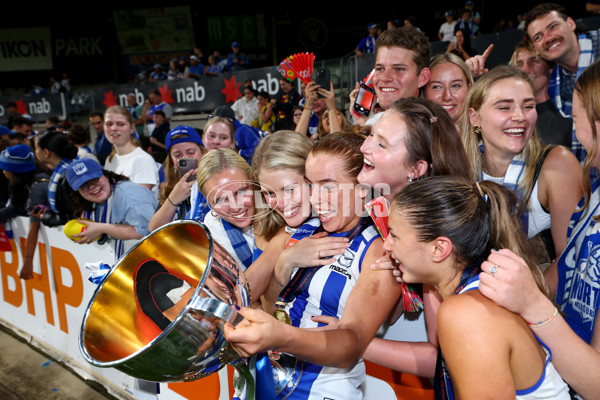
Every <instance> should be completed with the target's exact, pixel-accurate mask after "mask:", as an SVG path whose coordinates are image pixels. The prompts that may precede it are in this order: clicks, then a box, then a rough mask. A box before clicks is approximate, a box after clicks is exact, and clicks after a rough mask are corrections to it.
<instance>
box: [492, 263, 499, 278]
mask: <svg viewBox="0 0 600 400" xmlns="http://www.w3.org/2000/svg"><path fill="white" fill-rule="evenodd" d="M496 271H498V266H497V265H492V268H490V274H492V276H494V274H495V273H496Z"/></svg>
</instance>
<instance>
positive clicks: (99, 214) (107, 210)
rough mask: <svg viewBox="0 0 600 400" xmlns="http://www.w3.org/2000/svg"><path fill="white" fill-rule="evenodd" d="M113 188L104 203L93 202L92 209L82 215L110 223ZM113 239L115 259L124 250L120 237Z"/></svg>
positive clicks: (119, 256) (96, 220)
mask: <svg viewBox="0 0 600 400" xmlns="http://www.w3.org/2000/svg"><path fill="white" fill-rule="evenodd" d="M114 193H115V188H114V186H113V187H112V193H111V195H110V197H109V198H108V199H107V200H106V201H105V202H104V204H94V209H93V210H92V211H84V212H83V215H84V217H85V218H86V219H89V220H92V221H95V222H100V223H103V224H106V223H108V224H111V223H113V222H112V204H113V198H114ZM112 239H113V240H114V251H115V260H118V259H119V258H121V256H122V255H123V253H124V252H125V251H124V249H125V247H124V244H123V241H122V240H120V239H115V238H112Z"/></svg>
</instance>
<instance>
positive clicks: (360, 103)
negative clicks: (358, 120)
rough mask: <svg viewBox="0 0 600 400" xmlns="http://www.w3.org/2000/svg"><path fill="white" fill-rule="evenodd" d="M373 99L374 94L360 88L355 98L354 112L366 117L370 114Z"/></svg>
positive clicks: (362, 87)
mask: <svg viewBox="0 0 600 400" xmlns="http://www.w3.org/2000/svg"><path fill="white" fill-rule="evenodd" d="M374 98H375V93H374V92H372V91H371V90H369V89H367V88H365V87H364V86H361V87H360V90H359V91H358V95H357V96H356V103H354V110H355V111H357V112H358V113H359V114H361V115H364V116H365V117H366V116H368V115H369V113H370V112H371V105H372V104H373V99H374Z"/></svg>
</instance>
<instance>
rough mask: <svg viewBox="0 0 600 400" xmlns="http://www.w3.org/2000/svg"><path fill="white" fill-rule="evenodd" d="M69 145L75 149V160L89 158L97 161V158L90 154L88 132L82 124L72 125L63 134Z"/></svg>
mask: <svg viewBox="0 0 600 400" xmlns="http://www.w3.org/2000/svg"><path fill="white" fill-rule="evenodd" d="M65 133H66V135H67V137H68V138H69V140H70V141H71V143H73V144H74V145H75V147H77V158H91V159H92V160H96V161H98V157H96V155H95V154H94V153H93V152H92V149H91V148H90V147H89V144H90V142H91V137H90V130H89V129H88V128H87V127H85V126H83V125H82V124H77V123H75V124H73V125H71V127H70V128H69V129H68V131H67V132H65Z"/></svg>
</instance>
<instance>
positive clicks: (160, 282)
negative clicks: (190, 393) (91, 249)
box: [79, 220, 250, 382]
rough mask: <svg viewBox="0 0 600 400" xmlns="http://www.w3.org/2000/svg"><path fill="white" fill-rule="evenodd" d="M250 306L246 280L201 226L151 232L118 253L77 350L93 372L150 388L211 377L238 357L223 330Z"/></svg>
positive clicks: (175, 225) (184, 224)
mask: <svg viewBox="0 0 600 400" xmlns="http://www.w3.org/2000/svg"><path fill="white" fill-rule="evenodd" d="M249 305H250V293H249V288H248V284H247V282H246V279H245V276H244V274H243V273H242V271H241V269H240V268H239V266H238V265H237V263H236V262H235V261H234V259H233V258H232V257H231V256H230V255H229V254H228V253H227V251H225V250H224V249H223V248H222V247H221V246H220V245H219V244H218V243H216V242H214V241H213V240H212V238H211V235H210V232H209V231H208V229H207V228H206V227H205V226H204V225H203V224H202V223H200V222H197V221H193V220H179V221H174V222H171V223H169V224H166V225H164V226H162V227H161V228H158V229H156V230H155V231H153V232H151V233H149V234H148V235H146V236H145V237H144V238H142V239H140V241H139V242H138V243H137V244H136V245H135V246H134V247H132V248H131V249H130V250H129V251H128V252H127V253H126V254H124V255H123V256H122V257H121V258H120V259H119V260H118V261H117V263H116V264H115V265H114V266H113V267H112V268H111V270H110V271H109V272H108V274H107V276H106V277H105V278H104V280H103V281H102V282H101V283H100V284H99V285H98V287H97V288H96V291H95V293H94V295H93V297H92V299H91V300H90V303H89V305H88V307H87V309H86V312H85V314H84V317H83V321H82V325H81V330H80V335H79V348H80V350H81V353H82V355H83V357H84V358H85V360H86V361H87V362H89V363H90V364H92V365H94V366H97V367H105V368H106V367H111V368H115V369H117V370H119V371H121V372H123V373H125V374H127V375H130V376H133V377H136V378H139V379H143V380H148V381H154V382H178V381H189V380H195V379H199V378H201V377H204V376H207V375H210V374H212V373H214V372H216V371H218V370H219V369H220V368H222V367H223V366H225V365H226V364H229V363H233V362H238V361H240V360H241V359H242V358H241V357H240V356H239V355H238V354H237V353H236V352H235V351H233V350H232V349H231V348H230V347H229V346H228V342H227V341H226V340H225V338H224V335H223V325H224V324H225V323H230V324H232V325H234V326H235V325H237V324H238V323H239V322H240V321H242V320H243V317H242V316H241V315H240V314H239V313H238V312H237V311H236V307H247V306H249Z"/></svg>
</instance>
